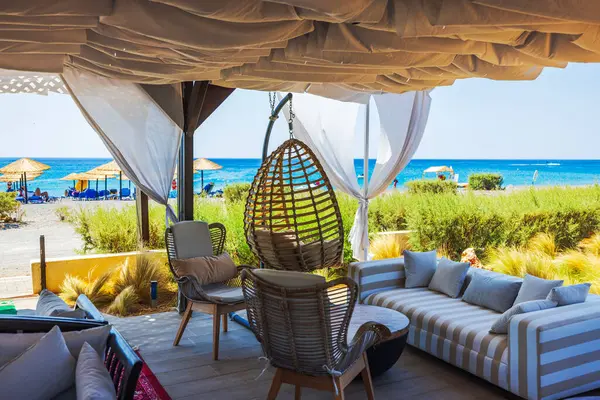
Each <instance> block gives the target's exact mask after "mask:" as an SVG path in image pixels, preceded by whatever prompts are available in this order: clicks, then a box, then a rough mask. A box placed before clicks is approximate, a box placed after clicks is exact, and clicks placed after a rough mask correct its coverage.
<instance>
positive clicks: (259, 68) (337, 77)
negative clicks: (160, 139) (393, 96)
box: [0, 0, 600, 94]
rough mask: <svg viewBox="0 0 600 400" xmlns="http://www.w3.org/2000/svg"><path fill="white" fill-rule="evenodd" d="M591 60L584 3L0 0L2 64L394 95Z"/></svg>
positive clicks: (590, 15) (597, 48)
mask: <svg viewBox="0 0 600 400" xmlns="http://www.w3.org/2000/svg"><path fill="white" fill-rule="evenodd" d="M598 61H600V2H598V1H590V0H588V1H585V0H535V1H523V0H344V1H340V0H270V1H261V0H219V1H196V0H54V1H48V0H19V1H11V0H0V68H3V69H9V70H17V71H30V72H46V73H54V74H59V73H62V71H63V67H64V66H65V65H70V66H73V67H75V68H77V69H80V70H85V71H88V72H93V73H96V74H98V75H101V76H103V77H111V78H119V79H125V80H131V81H134V82H137V83H147V84H166V83H175V82H180V81H190V80H207V81H211V82H212V83H213V84H216V85H220V86H225V87H236V88H247V89H258V90H278V91H295V92H300V91H309V92H312V93H315V94H319V92H320V91H323V90H324V89H325V88H326V89H327V90H332V88H333V89H339V90H340V93H343V92H344V91H348V90H350V91H352V92H356V91H366V92H382V91H385V92H395V93H402V92H405V91H411V90H423V89H428V88H432V87H436V86H444V85H451V84H452V83H453V82H454V81H455V80H456V79H462V78H468V77H484V78H490V79H499V80H529V79H535V78H536V77H537V76H538V75H539V74H540V72H541V69H542V68H543V67H545V66H550V67H564V66H565V65H566V63H567V62H598Z"/></svg>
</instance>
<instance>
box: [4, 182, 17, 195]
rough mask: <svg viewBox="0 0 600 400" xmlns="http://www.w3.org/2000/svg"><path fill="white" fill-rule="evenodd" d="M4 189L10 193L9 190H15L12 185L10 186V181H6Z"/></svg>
mask: <svg viewBox="0 0 600 400" xmlns="http://www.w3.org/2000/svg"><path fill="white" fill-rule="evenodd" d="M6 191H7V192H8V193H10V192H14V191H15V189H13V187H12V182H7V183H6Z"/></svg>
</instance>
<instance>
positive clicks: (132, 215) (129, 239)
mask: <svg viewBox="0 0 600 400" xmlns="http://www.w3.org/2000/svg"><path fill="white" fill-rule="evenodd" d="M148 212H149V220H150V241H149V243H148V244H147V245H146V247H147V248H148V249H161V248H164V247H165V239H164V235H165V208H164V207H163V206H159V205H156V204H151V205H150V207H149V211H148ZM68 221H69V222H71V223H72V224H73V225H74V226H75V232H77V233H79V235H81V238H82V240H83V249H82V251H83V253H87V252H90V251H93V252H95V253H122V252H128V251H135V250H138V249H139V248H140V246H139V243H138V227H137V212H136V208H135V206H133V205H131V206H124V207H121V208H115V207H95V208H81V209H79V210H77V211H74V212H73V213H71V215H70V217H69V219H68Z"/></svg>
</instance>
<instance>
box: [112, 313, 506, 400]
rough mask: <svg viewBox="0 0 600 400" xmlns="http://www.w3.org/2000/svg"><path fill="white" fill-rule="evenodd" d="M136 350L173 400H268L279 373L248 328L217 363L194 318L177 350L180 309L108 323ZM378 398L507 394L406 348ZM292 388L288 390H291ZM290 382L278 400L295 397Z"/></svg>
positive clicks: (205, 324)
mask: <svg viewBox="0 0 600 400" xmlns="http://www.w3.org/2000/svg"><path fill="white" fill-rule="evenodd" d="M110 319H111V323H113V324H114V325H115V326H116V327H117V329H118V330H119V331H120V332H121V333H122V334H123V336H125V338H126V339H127V340H128V341H129V342H130V344H131V345H132V346H138V347H139V350H140V353H141V355H142V357H143V358H144V360H145V361H146V363H147V364H148V366H149V367H150V369H151V370H152V371H153V372H154V373H155V374H156V376H157V377H158V379H159V381H160V382H161V383H162V385H163V386H164V387H165V389H166V390H167V392H168V393H169V395H170V396H171V397H172V398H173V399H231V400H234V399H244V400H246V399H264V398H266V394H267V391H268V389H269V385H270V383H271V378H272V376H273V369H272V368H269V369H268V370H267V371H266V372H265V373H264V374H263V375H262V376H260V377H259V375H260V373H261V371H262V370H263V368H264V366H265V362H264V361H259V360H258V357H260V356H261V350H260V346H259V345H258V343H257V342H256V339H255V338H254V336H253V335H252V333H251V332H250V331H248V330H247V329H245V328H243V327H241V326H239V325H238V324H236V323H231V322H230V323H229V332H228V333H224V334H222V336H221V343H220V346H221V351H220V360H219V361H213V360H212V342H211V340H212V328H211V326H212V324H211V320H210V319H209V317H208V316H205V315H202V314H199V313H196V314H194V316H193V318H192V320H191V321H190V323H189V325H188V327H187V329H186V331H185V334H184V336H183V339H182V340H181V344H180V345H179V346H178V347H173V345H172V342H173V337H174V336H175V332H176V330H177V327H178V325H179V321H180V317H179V315H178V314H177V313H175V312H169V313H161V314H156V315H146V316H139V317H131V318H123V319H116V318H110ZM374 384H375V396H376V397H377V398H378V399H400V398H402V399H415V400H418V399H423V400H425V399H428V400H436V399H444V400H453V399H485V400H495V399H506V398H514V397H512V396H511V395H510V394H509V393H507V392H505V391H503V390H501V389H498V388H496V387H494V386H493V385H491V384H488V383H487V382H485V381H483V380H481V379H479V378H476V377H474V376H472V375H470V374H468V373H466V372H464V371H462V370H460V369H458V368H455V367H452V366H450V365H448V364H446V363H444V362H442V361H440V360H438V359H436V358H434V357H432V356H429V355H428V354H426V353H423V352H421V351H419V350H416V349H413V348H412V347H407V349H406V350H405V352H404V354H403V355H402V357H401V359H400V361H399V362H398V364H397V365H396V366H395V367H394V368H392V369H391V370H390V371H388V372H387V373H386V374H384V375H382V376H380V377H378V378H376V379H375V380H374ZM286 386H287V387H286ZM346 395H347V398H348V399H364V398H365V392H364V390H363V386H362V383H360V382H356V383H353V384H352V385H351V386H350V387H348V388H347V389H346ZM293 397H294V394H293V388H292V387H291V386H288V385H284V386H283V387H282V390H281V391H280V394H279V397H278V399H281V400H283V399H293ZM302 398H303V399H330V398H331V395H330V394H327V393H324V392H317V391H311V390H308V389H307V390H303V396H302Z"/></svg>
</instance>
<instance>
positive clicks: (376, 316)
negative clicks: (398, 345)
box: [348, 304, 410, 341]
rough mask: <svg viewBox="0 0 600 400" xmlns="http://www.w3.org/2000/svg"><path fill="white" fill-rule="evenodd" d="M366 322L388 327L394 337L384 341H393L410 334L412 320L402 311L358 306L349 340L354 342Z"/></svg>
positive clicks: (352, 320) (350, 326)
mask: <svg viewBox="0 0 600 400" xmlns="http://www.w3.org/2000/svg"><path fill="white" fill-rule="evenodd" d="M365 322H377V323H380V324H382V325H385V326H387V327H388V329H389V330H390V332H392V336H390V337H388V338H386V339H384V341H386V340H391V339H395V338H397V337H400V336H402V335H404V334H405V333H407V332H408V326H409V324H410V320H409V319H408V318H407V317H406V315H404V314H402V313H401V312H400V311H396V310H392V309H389V308H385V307H378V306H367V305H363V304H357V305H356V306H355V307H354V313H353V314H352V319H351V320H350V325H349V327H348V340H349V341H350V340H352V338H353V337H354V334H355V333H356V331H358V328H360V326H361V325H362V324H364V323H365Z"/></svg>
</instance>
